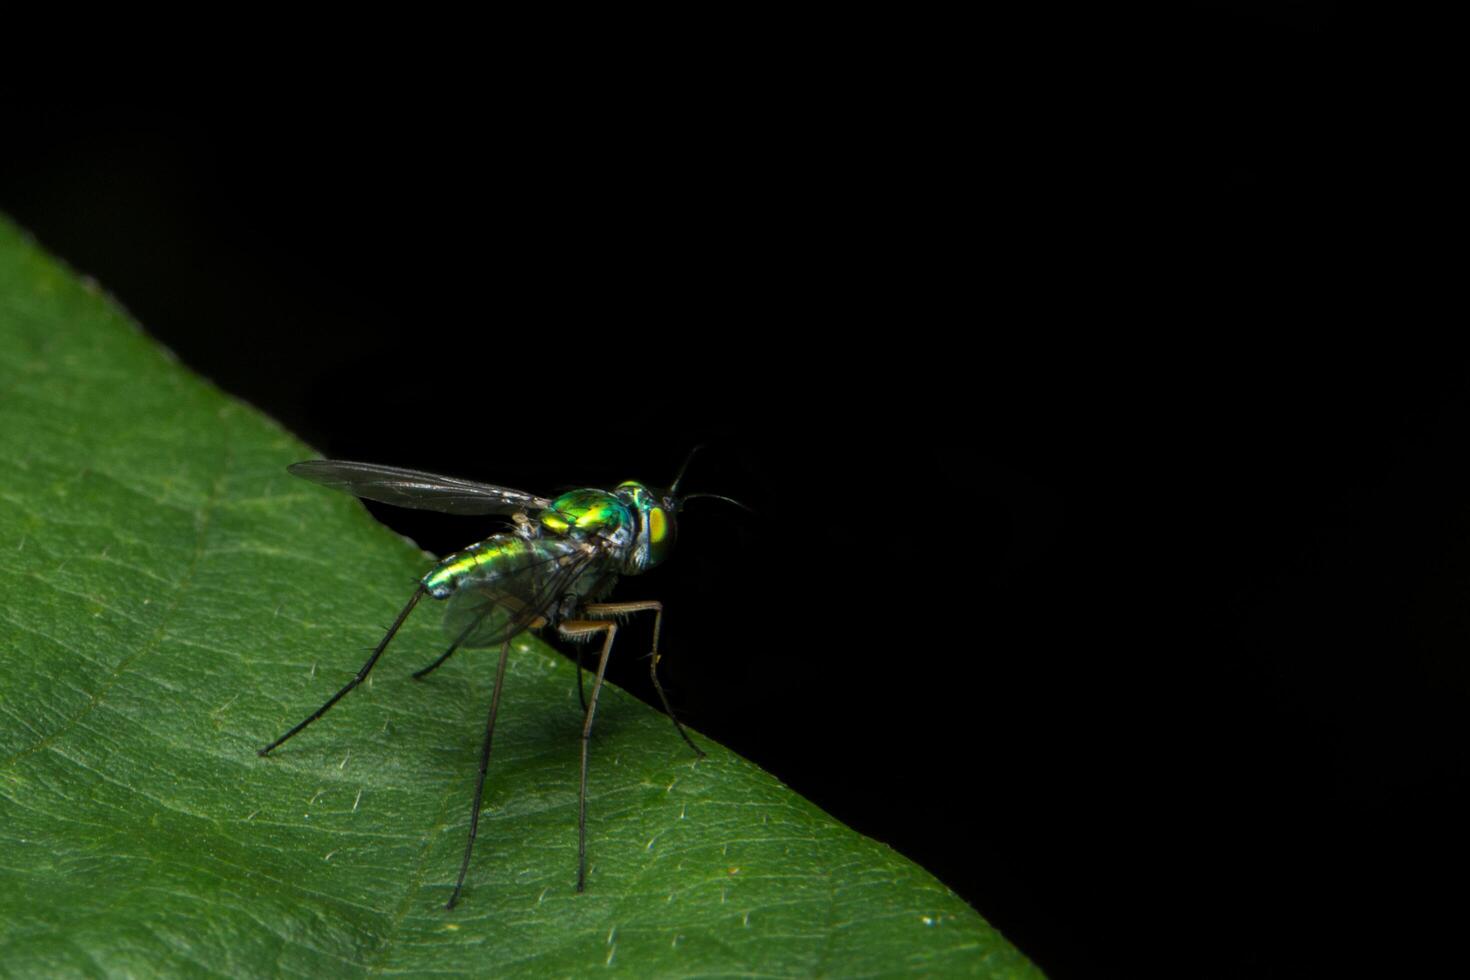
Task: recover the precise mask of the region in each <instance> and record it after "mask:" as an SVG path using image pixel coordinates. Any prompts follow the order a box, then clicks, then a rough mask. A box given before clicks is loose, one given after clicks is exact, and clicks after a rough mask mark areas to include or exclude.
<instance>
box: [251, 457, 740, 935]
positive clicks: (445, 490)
mask: <svg viewBox="0 0 1470 980" xmlns="http://www.w3.org/2000/svg"><path fill="white" fill-rule="evenodd" d="M693 455H694V454H693V453H692V452H691V453H690V454H689V456H690V458H692V457H693ZM688 466H689V459H685V461H684V465H683V466H682V467H680V469H679V475H678V476H676V477H675V478H674V482H673V483H672V484H670V485H669V488H668V489H667V490H664V491H662V492H658V491H655V490H653V489H650V488H649V487H646V486H644V485H643V484H641V483H638V482H636V481H633V480H629V481H627V482H625V483H621V484H619V485H618V486H617V487H616V488H615V489H613V490H596V489H590V488H588V489H580V490H571V491H568V492H566V493H563V494H562V495H560V496H559V497H556V498H555V499H549V498H546V497H538V496H536V495H534V494H530V493H524V492H522V491H520V490H510V489H507V488H505V487H497V486H492V485H491V484H488V483H476V482H473V481H470V480H461V479H457V478H455V477H449V476H436V475H435V474H432V473H421V472H418V471H416V470H406V469H400V468H398V467H394V466H378V465H376V464H373V463H349V462H343V461H340V460H330V459H314V460H308V461H306V462H303V463H294V464H292V465H291V466H290V467H288V469H289V471H290V472H291V473H292V474H294V475H296V476H299V477H301V478H303V479H306V480H310V481H311V482H313V483H318V484H321V485H322V486H324V487H331V488H332V489H334V490H341V491H343V492H345V493H350V494H352V495H353V496H356V497H362V498H364V499H366V500H376V501H378V502H380V503H385V504H393V505H395V506H398V507H409V508H413V509H416V510H433V511H440V512H443V513H448V514H500V515H504V516H508V517H510V518H511V521H512V525H511V529H510V530H507V531H503V532H501V533H498V534H493V535H491V536H490V537H488V538H486V539H485V540H483V541H480V542H478V543H477V544H473V545H471V546H469V547H468V548H465V549H464V550H463V551H458V552H456V553H454V554H452V555H450V556H449V557H447V558H445V559H443V560H442V561H440V562H439V563H438V564H436V565H435V566H434V567H433V568H431V569H430V570H429V572H428V573H427V574H426V575H424V577H423V578H422V579H420V580H419V584H418V588H416V589H415V590H414V593H413V595H412V596H410V597H409V600H408V604H407V605H405V606H404V607H403V610H402V611H401V612H399V614H398V618H397V619H395V620H394V621H393V625H392V626H390V627H388V632H387V634H386V635H385V636H384V637H383V639H382V641H381V642H379V643H378V645H377V647H376V648H375V649H374V650H373V652H372V655H371V656H370V657H368V659H367V662H366V663H364V664H363V665H362V668H361V669H360V670H358V672H357V675H356V676H355V677H353V678H352V680H350V681H348V682H347V683H346V684H345V685H344V686H343V687H342V689H341V690H340V691H338V692H337V693H336V694H333V695H332V696H331V697H330V698H328V699H327V701H326V703H325V704H323V705H322V706H321V707H320V708H318V709H316V711H314V712H312V713H311V714H310V715H308V716H307V717H306V718H305V719H304V720H302V721H301V722H300V723H299V724H298V725H296V727H294V728H292V729H291V730H290V731H288V732H286V734H284V735H282V736H281V737H280V738H278V739H276V740H275V741H274V742H272V743H271V744H269V745H267V746H266V747H265V748H263V749H261V750H260V753H259V754H260V755H263V756H264V755H268V754H269V753H270V752H272V751H273V750H274V749H276V748H278V747H279V746H280V745H281V744H282V743H283V742H285V741H286V740H287V739H289V738H291V737H292V736H294V735H296V734H298V733H299V732H300V731H301V730H302V729H304V728H306V727H307V726H308V725H310V724H311V723H312V722H314V721H316V720H317V719H318V718H320V717H321V716H322V715H324V714H326V713H327V711H328V710H330V709H331V707H332V706H333V705H334V704H336V703H337V702H338V701H340V700H342V698H343V696H345V695H346V694H347V692H348V691H351V690H352V689H353V688H355V687H357V686H358V685H359V684H361V683H362V682H363V680H365V679H366V678H367V676H368V674H369V673H370V672H371V671H372V669H373V665H374V664H376V663H377V662H378V658H379V657H380V656H382V653H383V651H384V650H385V649H386V648H387V646H388V644H389V642H390V641H392V639H393V635H394V634H395V633H397V632H398V629H399V627H401V626H402V625H403V622H404V620H406V619H407V618H408V614H409V613H410V612H412V611H413V608H414V606H416V605H418V602H419V600H420V599H422V598H424V597H425V596H428V597H429V598H431V599H439V600H443V601H444V602H445V617H444V623H445V627H446V629H447V631H448V634H449V636H450V637H451V642H450V644H449V648H448V649H447V650H445V651H444V653H443V654H442V655H440V657H439V658H438V659H437V660H435V661H434V662H433V663H431V664H429V665H428V666H427V667H424V668H423V669H422V670H419V671H417V672H416V673H415V674H414V675H413V676H414V679H416V680H422V679H423V678H425V677H427V676H428V675H429V674H431V673H433V672H434V671H435V670H436V669H438V668H439V667H440V666H442V665H443V663H444V662H445V661H446V660H448V659H449V658H450V657H451V656H453V655H454V653H455V651H456V650H459V649H460V648H462V647H470V648H473V647H493V646H496V645H499V647H500V662H499V664H498V666H497V667H496V669H495V687H494V689H493V692H492V693H491V695H490V714H489V717H488V719H487V720H486V722H485V740H484V742H483V744H482V745H481V747H480V772H479V776H478V778H477V779H476V781H475V797H474V801H473V803H472V805H471V808H470V835H469V840H468V841H467V842H466V843H465V849H464V860H463V861H462V862H461V863H460V867H459V877H458V879H456V881H455V883H454V892H453V894H451V895H450V896H449V901H448V903H447V904H446V905H445V908H450V909H452V908H454V905H455V903H456V902H457V901H458V900H459V893H460V890H461V889H462V888H463V887H464V879H465V873H466V872H467V871H468V870H469V866H470V854H471V852H472V851H473V850H474V847H475V834H476V833H477V832H478V830H479V825H480V798H481V795H482V794H483V792H484V789H485V772H486V770H487V769H488V768H489V764H490V741H491V737H492V736H493V735H494V733H495V714H496V711H497V709H498V708H499V706H500V689H501V685H502V683H503V681H504V679H505V664H506V659H507V658H508V656H509V654H510V644H511V640H513V639H514V638H515V637H516V636H517V635H519V634H520V633H522V632H525V631H526V630H541V629H552V630H555V632H556V633H557V635H559V636H562V637H564V638H566V639H568V640H573V641H584V642H585V641H588V640H592V639H595V638H597V637H598V636H599V635H600V636H601V638H602V653H601V656H600V658H599V659H598V662H597V673H596V675H595V677H594V679H593V681H592V694H591V697H590V698H589V697H587V696H586V695H585V693H584V692H583V689H582V658H581V656H580V655H578V657H577V694H578V696H579V699H580V700H581V702H582V708H583V711H584V712H585V714H584V718H583V722H582V768H581V784H580V789H579V796H578V811H577V891H579V892H580V891H583V890H584V889H585V887H586V883H587V760H588V747H589V742H590V739H591V735H592V720H593V718H594V717H595V715H596V713H597V698H598V695H599V694H600V693H601V691H602V679H603V675H604V674H605V673H606V671H607V661H608V655H609V654H610V653H611V652H612V646H613V639H614V637H616V636H617V632H618V627H617V621H616V620H617V617H619V616H624V615H629V614H633V613H647V612H651V613H653V653H652V654H651V655H650V658H649V664H648V675H649V677H651V678H652V679H653V688H654V690H655V691H657V692H658V697H659V700H660V701H662V702H663V706H664V710H665V711H666V712H668V715H669V718H670V720H672V721H673V723H674V728H675V730H676V731H677V732H678V733H679V737H680V738H682V739H683V740H684V741H685V742H686V743H687V744H688V746H689V748H691V749H692V750H694V754H695V755H696V756H698V757H701V758H702V757H703V756H704V752H703V751H702V750H701V749H700V748H699V746H697V745H695V744H694V740H693V739H692V738H690V737H689V733H688V732H687V731H685V730H684V726H683V725H682V724H681V723H680V722H679V719H678V718H676V717H675V716H674V711H673V708H672V707H671V706H670V705H669V699H668V697H667V695H665V694H664V689H663V685H662V684H660V683H659V680H658V662H659V651H658V636H659V626H660V625H661V622H662V619H663V604H662V603H659V602H655V601H651V600H650V601H644V602H605V601H603V600H604V599H606V598H607V596H608V593H610V592H611V591H612V587H613V585H614V584H616V582H617V580H618V578H619V577H621V576H623V575H638V574H640V573H642V572H646V571H648V570H649V569H650V568H653V567H654V566H655V565H657V564H659V563H660V562H661V561H663V560H664V559H665V558H667V557H668V554H669V551H670V550H671V549H672V547H673V544H674V516H675V515H676V514H677V513H678V512H679V511H680V510H681V509H682V507H683V504H684V502H685V501H686V500H690V499H692V498H694V497H715V498H716V499H720V500H725V501H727V502H729V503H735V504H737V506H743V505H741V504H739V503H738V502H737V501H733V500H730V498H728V497H720V496H719V495H718V494H711V493H695V494H685V495H684V496H680V495H679V493H678V488H679V482H680V481H681V480H682V479H683V476H684V471H685V470H686V469H687V468H688Z"/></svg>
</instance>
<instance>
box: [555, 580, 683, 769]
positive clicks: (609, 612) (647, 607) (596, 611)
mask: <svg viewBox="0 0 1470 980" xmlns="http://www.w3.org/2000/svg"><path fill="white" fill-rule="evenodd" d="M640 612H651V613H653V652H652V653H651V654H649V657H648V676H649V678H650V679H651V680H652V681H653V689H654V690H655V691H657V692H658V699H659V700H660V701H662V702H663V704H664V711H665V712H667V713H668V716H669V720H670V721H672V722H673V723H674V730H675V731H677V732H678V733H679V737H680V738H682V739H683V740H684V741H685V743H686V744H688V746H689V747H690V748H691V749H693V750H694V754H695V755H696V756H698V757H699V758H701V759H703V758H704V750H703V749H701V748H700V747H699V746H697V745H695V744H694V739H692V738H690V737H689V733H688V732H686V731H685V730H684V726H683V724H681V723H680V721H679V718H678V716H677V715H675V714H674V707H673V705H671V704H669V697H668V695H667V694H665V693H664V686H663V685H662V684H660V683H659V682H658V661H659V656H660V654H659V652H658V629H659V627H660V626H661V625H663V619H664V604H663V603H662V602H655V601H654V600H651V599H650V600H648V601H647V602H594V603H591V604H590V605H588V606H586V607H585V608H584V609H583V613H584V614H586V615H588V616H591V617H593V618H594V619H601V618H603V617H609V616H626V615H628V614H630V613H640ZM579 662H580V660H579ZM580 680H581V677H580V676H579V677H578V681H580Z"/></svg>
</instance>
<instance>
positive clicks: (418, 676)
mask: <svg viewBox="0 0 1470 980" xmlns="http://www.w3.org/2000/svg"><path fill="white" fill-rule="evenodd" d="M480 622H481V620H480V619H475V620H473V621H472V622H471V623H470V625H468V626H466V627H465V628H464V631H463V632H461V633H460V634H459V635H458V636H456V637H455V638H454V642H453V643H451V644H449V649H448V650H445V651H444V653H442V654H441V655H440V656H439V659H438V660H436V661H434V662H433V663H431V664H429V666H427V667H425V668H424V669H423V670H416V671H414V672H413V679H414V680H416V681H421V680H423V679H424V678H425V677H428V676H429V675H430V674H432V673H433V672H434V671H436V670H438V669H439V668H440V666H442V665H443V663H444V661H446V660H448V659H449V658H450V657H452V656H454V651H456V650H458V649H459V645H460V644H461V643H463V642H464V641H465V640H467V639H469V636H470V633H472V632H474V630H475V628H476V627H477V626H479V625H480Z"/></svg>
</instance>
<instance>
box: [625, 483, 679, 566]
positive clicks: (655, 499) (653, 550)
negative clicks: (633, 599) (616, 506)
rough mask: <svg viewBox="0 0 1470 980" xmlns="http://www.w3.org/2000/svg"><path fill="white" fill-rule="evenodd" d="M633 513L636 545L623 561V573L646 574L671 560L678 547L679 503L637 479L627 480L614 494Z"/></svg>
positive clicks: (634, 541)
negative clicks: (667, 559)
mask: <svg viewBox="0 0 1470 980" xmlns="http://www.w3.org/2000/svg"><path fill="white" fill-rule="evenodd" d="M613 493H614V494H616V496H617V498H618V499H619V500H621V501H622V502H623V503H625V504H627V505H628V509H629V510H630V511H632V513H633V520H634V534H633V546H632V547H631V548H629V549H628V553H627V557H626V558H624V560H623V574H625V575H637V574H638V573H639V572H646V571H648V570H649V569H650V568H652V567H653V566H655V565H657V564H658V563H659V562H661V561H663V560H664V559H665V558H667V557H668V555H669V552H670V551H672V550H673V548H674V536H675V535H674V530H675V524H674V514H675V512H677V511H678V509H679V507H678V501H677V500H676V499H675V498H674V497H673V496H659V495H658V494H656V493H654V492H653V491H652V490H650V489H649V488H648V487H645V486H644V485H643V484H641V483H639V482H638V481H636V480H627V481H625V482H623V483H621V484H619V485H618V488H617V489H616V490H614V491H613Z"/></svg>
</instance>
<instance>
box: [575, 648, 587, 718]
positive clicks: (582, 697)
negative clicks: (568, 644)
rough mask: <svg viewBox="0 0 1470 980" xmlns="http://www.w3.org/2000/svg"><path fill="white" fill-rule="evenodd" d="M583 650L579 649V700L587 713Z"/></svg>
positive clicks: (583, 711)
mask: <svg viewBox="0 0 1470 980" xmlns="http://www.w3.org/2000/svg"><path fill="white" fill-rule="evenodd" d="M582 670H583V667H582V648H581V647H577V700H578V701H579V702H581V704H582V713H583V714H584V715H585V714H586V713H587V692H586V691H584V690H582Z"/></svg>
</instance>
